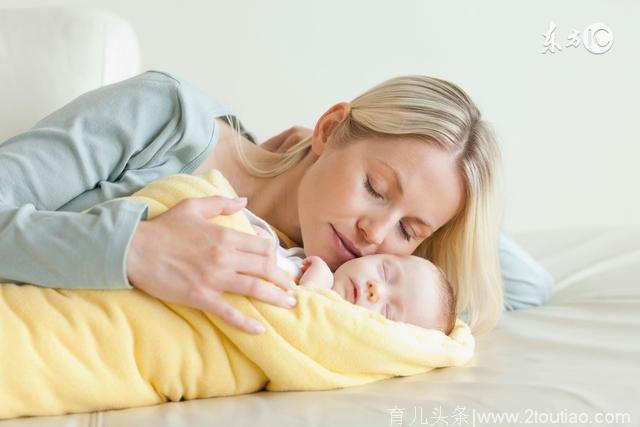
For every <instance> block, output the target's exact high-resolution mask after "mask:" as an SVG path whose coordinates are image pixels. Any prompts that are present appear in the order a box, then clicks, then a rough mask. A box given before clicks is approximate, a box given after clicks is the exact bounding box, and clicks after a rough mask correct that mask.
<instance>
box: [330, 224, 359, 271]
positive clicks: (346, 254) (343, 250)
mask: <svg viewBox="0 0 640 427" xmlns="http://www.w3.org/2000/svg"><path fill="white" fill-rule="evenodd" d="M331 230H332V231H333V243H334V246H335V248H336V251H337V252H338V255H340V257H341V258H342V262H346V261H349V260H350V259H354V258H355V257H356V255H355V254H354V253H353V252H351V251H350V250H349V249H347V247H346V246H345V245H344V243H342V240H341V239H340V236H338V233H337V232H336V229H335V228H333V225H331Z"/></svg>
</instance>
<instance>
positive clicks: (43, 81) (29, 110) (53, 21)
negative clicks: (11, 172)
mask: <svg viewBox="0 0 640 427" xmlns="http://www.w3.org/2000/svg"><path fill="white" fill-rule="evenodd" d="M139 72H140V54H139V45H138V40H137V37H136V35H135V33H134V31H133V29H132V28H131V26H130V25H129V24H128V23H127V22H125V21H124V20H123V19H121V18H120V17H118V16H116V15H114V14H113V13H111V12H106V11H101V10H97V9H80V8H77V7H76V8H70V7H34V8H12V9H0V82H2V84H0V143H2V142H3V141H5V140H6V139H8V138H9V137H11V136H13V135H15V134H17V133H19V132H22V131H24V130H27V129H29V128H30V127H31V126H33V125H34V124H35V123H36V122H37V121H38V120H40V119H42V118H43V117H45V116H46V115H48V114H49V113H51V112H53V111H55V110H56V109H58V108H60V107H61V106H63V105H64V104H66V103H68V102H69V101H71V100H72V99H74V98H75V97H77V96H78V95H80V94H82V93H84V92H87V91H89V90H91V89H95V88H97V87H100V86H103V85H105V84H109V83H113V82H116V81H119V80H122V79H125V78H128V77H131V76H133V75H135V74H138V73H139Z"/></svg>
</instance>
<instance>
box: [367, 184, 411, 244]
mask: <svg viewBox="0 0 640 427" xmlns="http://www.w3.org/2000/svg"><path fill="white" fill-rule="evenodd" d="M364 187H365V188H366V189H367V191H368V192H369V194H371V195H372V196H373V197H375V198H376V199H383V198H384V197H382V195H381V194H380V193H378V192H377V191H376V190H375V188H373V186H372V185H371V181H369V177H367V179H366V180H365V182H364ZM398 225H399V231H400V235H401V236H402V238H403V239H405V240H406V241H407V242H410V241H411V235H410V234H409V233H407V229H406V228H405V227H404V225H403V224H402V223H401V222H400V223H398Z"/></svg>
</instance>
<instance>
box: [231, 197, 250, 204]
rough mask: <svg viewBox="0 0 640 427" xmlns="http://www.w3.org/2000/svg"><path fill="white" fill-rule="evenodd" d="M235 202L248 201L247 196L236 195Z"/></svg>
mask: <svg viewBox="0 0 640 427" xmlns="http://www.w3.org/2000/svg"><path fill="white" fill-rule="evenodd" d="M233 201H234V202H236V203H244V202H246V201H247V198H246V197H236V198H235V199H233Z"/></svg>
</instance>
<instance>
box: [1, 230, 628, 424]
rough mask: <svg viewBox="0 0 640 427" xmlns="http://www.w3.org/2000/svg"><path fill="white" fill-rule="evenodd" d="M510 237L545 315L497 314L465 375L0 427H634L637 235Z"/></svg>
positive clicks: (443, 373)
mask: <svg viewBox="0 0 640 427" xmlns="http://www.w3.org/2000/svg"><path fill="white" fill-rule="evenodd" d="M512 236H513V238H514V240H516V241H517V242H518V243H520V244H521V245H522V246H523V247H524V248H525V249H526V250H528V251H529V252H530V253H531V254H532V255H533V256H534V257H535V258H536V259H538V260H539V261H540V262H541V264H542V265H543V266H544V267H546V268H547V269H548V270H549V271H550V272H551V273H552V274H553V275H554V277H555V278H556V287H555V289H554V292H553V295H552V297H551V300H550V302H549V303H548V304H547V305H545V306H543V307H536V308H531V309H525V310H519V311H515V312H507V313H505V315H504V316H503V318H502V320H501V322H500V324H499V325H498V327H497V328H496V330H494V331H493V332H492V333H491V334H489V335H487V336H484V337H481V338H479V339H478V343H477V344H478V348H477V352H476V355H475V356H474V359H473V360H472V361H471V362H470V363H469V364H468V365H467V366H465V367H460V368H447V369H440V370H436V371H434V372H430V373H426V374H422V375H417V376H413V377H405V378H393V379H390V380H386V381H381V382H378V383H374V384H369V385H366V386H361V387H354V388H348V389H341V390H331V391H324V392H286V393H271V392H260V393H254V394H250V395H242V396H234V397H224V398H212V399H201V400H194V401H186V402H172V403H166V404H162V405H157V406H150V407H143V408H132V409H125V410H118V411H106V412H101V413H93V414H74V415H67V416H60V417H41V418H19V419H13V420H6V421H1V422H0V427H13V426H39V427H53V426H92V427H94V426H108V427H115V426H130V425H135V426H154V427H156V426H205V425H211V426H213V425H220V426H231V425H233V426H240V425H247V426H249V425H250V426H267V425H269V426H271V425H273V426H276V425H277V426H280V427H284V426H301V425H305V426H341V425H349V426H389V425H420V421H421V420H422V422H423V425H424V423H426V422H428V423H429V424H430V425H433V424H435V421H437V420H438V419H439V420H440V423H441V424H440V425H445V424H444V421H447V422H448V425H474V422H475V425H497V424H498V422H497V420H496V421H494V422H489V421H487V418H484V419H483V418H481V417H491V416H498V417H500V416H502V417H511V420H510V421H508V420H507V419H506V418H503V421H502V423H501V424H499V425H525V422H526V421H529V423H527V424H530V423H531V422H532V423H534V424H544V425H553V424H554V422H553V421H557V424H568V422H569V421H570V420H571V418H570V417H585V416H589V417H590V421H593V422H594V424H593V425H598V423H596V421H598V420H605V419H606V420H612V419H614V417H617V419H616V420H617V422H614V423H609V424H610V425H611V424H614V425H640V407H639V405H638V402H639V401H640V381H639V380H640V363H639V361H640V339H639V338H640V333H639V332H638V331H639V329H640V229H637V228H629V229H623V228H611V229H589V230H571V231H569V230H560V231H552V230H549V231H545V232H535V233H533V232H531V233H513V234H512ZM491 412H494V413H495V414H494V415H491V414H490V413H491ZM500 413H502V415H500ZM597 413H601V415H597ZM438 417H441V418H438ZM514 417H519V422H516V421H515V419H514ZM596 417H603V418H602V419H601V418H596ZM604 417H606V418H604ZM582 419H584V418H582ZM392 422H393V423H395V424H392ZM574 424H577V423H574ZM602 424H603V425H604V424H605V423H604V421H602Z"/></svg>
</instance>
